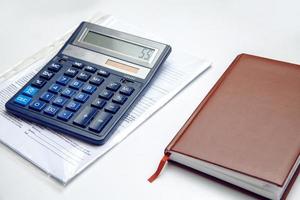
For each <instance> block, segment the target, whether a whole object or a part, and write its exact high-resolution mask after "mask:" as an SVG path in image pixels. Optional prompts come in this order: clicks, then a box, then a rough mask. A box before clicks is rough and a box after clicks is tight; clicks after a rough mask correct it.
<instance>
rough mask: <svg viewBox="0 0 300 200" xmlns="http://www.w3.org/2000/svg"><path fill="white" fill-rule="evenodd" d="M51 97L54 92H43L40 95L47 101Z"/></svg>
mask: <svg viewBox="0 0 300 200" xmlns="http://www.w3.org/2000/svg"><path fill="white" fill-rule="evenodd" d="M53 97H54V94H52V93H50V92H44V93H43V94H42V96H41V97H40V99H41V100H43V101H46V102H47V103H49V102H50V101H51V99H52V98H53Z"/></svg>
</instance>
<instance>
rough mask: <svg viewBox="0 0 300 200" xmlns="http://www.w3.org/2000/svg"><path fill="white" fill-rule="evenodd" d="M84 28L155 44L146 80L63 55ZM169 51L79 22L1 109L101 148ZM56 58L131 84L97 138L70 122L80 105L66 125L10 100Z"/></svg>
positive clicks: (43, 90)
mask: <svg viewBox="0 0 300 200" xmlns="http://www.w3.org/2000/svg"><path fill="white" fill-rule="evenodd" d="M85 26H95V27H97V28H98V29H99V30H100V29H101V30H105V31H106V34H111V33H114V34H115V35H118V36H120V37H124V36H125V37H126V38H128V39H131V38H134V39H138V40H139V42H142V43H143V44H147V45H149V46H151V44H156V46H155V48H158V49H159V52H158V53H157V55H156V57H155V64H154V65H153V66H152V68H151V70H150V71H149V73H148V74H147V76H146V78H145V79H142V78H138V77H133V76H129V75H128V74H124V73H122V72H118V71H114V70H111V69H107V68H105V67H103V66H99V65H97V64H94V63H91V62H88V61H85V60H81V59H78V58H75V57H72V56H67V55H65V54H64V53H63V52H64V50H65V48H66V47H67V46H68V45H74V46H78V43H77V39H78V35H79V33H80V32H81V31H82V29H83V27H85ZM148 42H150V44H148ZM80 48H85V47H84V46H80ZM89 50H92V49H89ZM170 52H171V47H170V46H169V45H166V44H162V43H158V42H155V41H152V40H148V39H144V38H141V37H138V36H134V35H131V34H127V33H124V32H120V31H115V30H113V29H109V28H106V27H102V26H99V25H94V24H91V23H89V22H82V23H81V24H80V25H79V26H78V28H77V29H76V30H75V32H74V33H73V34H72V35H71V37H70V38H69V39H68V40H67V41H66V43H65V44H64V45H63V47H62V48H61V49H60V50H59V52H58V53H57V54H56V55H55V56H54V57H53V58H52V59H51V60H50V61H49V62H48V63H47V64H46V65H45V66H44V67H42V68H41V70H40V71H39V72H38V73H37V74H36V75H35V76H34V77H33V78H32V79H31V80H30V81H28V82H27V83H26V84H25V85H24V86H23V87H22V88H21V89H20V90H19V91H18V92H17V93H16V94H15V95H14V96H13V97H12V98H11V99H10V100H9V101H8V102H7V103H6V104H5V107H6V109H7V111H8V112H10V113H12V114H14V115H16V116H17V117H20V118H22V119H26V120H28V121H31V122H34V123H37V124H40V125H42V126H45V127H48V128H50V129H53V130H55V131H58V132H60V133H63V134H66V135H69V136H72V137H75V138H78V139H80V140H83V141H85V142H88V143H91V144H95V145H102V144H104V143H105V142H106V141H107V140H108V139H109V137H110V136H111V135H112V134H113V133H114V132H115V130H116V129H117V128H118V126H119V125H120V123H122V121H123V119H124V117H125V116H126V114H128V113H129V112H130V111H131V110H132V108H133V107H134V105H135V104H137V102H138V100H139V98H141V97H142V95H143V92H146V91H145V89H146V88H147V86H148V84H149V82H150V81H151V79H152V78H153V77H154V75H155V73H156V72H157V70H158V68H159V67H160V66H161V65H162V64H163V63H164V61H165V60H166V58H167V57H168V55H169V54H170ZM102 54H104V53H102ZM104 55H105V54H104ZM109 56H111V57H113V55H109ZM58 58H59V59H61V58H63V59H71V60H77V61H80V62H82V63H83V64H84V65H91V66H95V67H97V68H98V69H105V70H106V71H109V72H110V73H111V74H116V75H117V76H119V77H122V79H123V80H124V82H125V84H129V85H135V90H134V93H133V94H132V95H131V96H130V97H129V98H128V99H127V101H126V105H124V107H125V109H123V110H120V111H119V112H118V113H117V114H116V115H114V117H116V119H114V120H113V121H114V123H113V124H108V125H107V126H106V127H105V128H104V130H102V131H104V132H105V134H102V136H99V135H97V134H95V133H93V132H91V131H89V130H88V128H85V129H83V128H80V127H78V126H76V125H74V124H72V120H73V119H74V118H75V117H76V116H77V115H78V114H79V113H80V111H82V110H83V109H84V106H82V107H81V108H80V110H79V111H77V113H76V114H75V115H74V116H73V117H72V118H71V120H69V121H68V122H65V121H62V120H59V119H57V118H56V117H50V116H47V115H45V114H43V113H42V112H37V111H34V110H31V109H29V108H28V106H26V107H23V106H20V105H18V104H16V103H14V99H15V98H16V97H17V95H18V94H20V93H21V92H22V91H23V90H24V89H25V88H26V87H27V86H28V85H30V84H31V82H32V81H33V80H35V79H36V78H38V77H39V73H40V72H41V71H43V70H46V69H47V68H48V67H49V64H50V63H52V62H53V61H55V59H58ZM135 64H139V63H135ZM67 68H68V67H67V66H62V69H60V71H59V72H57V73H56V74H55V75H54V77H52V78H51V80H53V79H57V77H59V76H61V75H62V74H64V71H65V70H66V69H67ZM51 80H50V81H51ZM50 81H48V82H47V83H46V85H45V86H43V87H42V88H41V89H40V91H39V94H42V93H43V92H46V91H47V90H48V88H49V86H50V85H51V84H52V83H55V82H53V81H51V82H50ZM47 84H48V85H47ZM66 87H67V86H66ZM101 87H105V85H104V83H102V86H101ZM98 90H99V88H98V89H97V91H98ZM97 91H96V92H95V93H94V94H93V95H91V98H90V99H89V100H88V102H90V103H91V102H92V100H93V99H95V97H98V94H97ZM92 96H93V97H92ZM37 99H38V98H37ZM90 103H89V104H90ZM101 110H102V109H101Z"/></svg>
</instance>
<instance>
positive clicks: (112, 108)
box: [104, 103, 120, 114]
mask: <svg viewBox="0 0 300 200" xmlns="http://www.w3.org/2000/svg"><path fill="white" fill-rule="evenodd" d="M119 109H120V106H118V105H117V104H114V103H109V104H107V105H106V107H105V108H104V110H105V111H107V112H110V113H113V114H114V113H116V112H118V110H119Z"/></svg>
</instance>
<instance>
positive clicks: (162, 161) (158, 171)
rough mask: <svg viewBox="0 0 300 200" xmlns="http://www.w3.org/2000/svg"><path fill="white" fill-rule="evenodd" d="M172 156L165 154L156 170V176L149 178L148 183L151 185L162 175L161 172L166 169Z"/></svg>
mask: <svg viewBox="0 0 300 200" xmlns="http://www.w3.org/2000/svg"><path fill="white" fill-rule="evenodd" d="M169 157H170V154H168V153H167V154H165V155H164V157H163V158H162V159H161V160H160V162H159V165H158V167H157V169H156V171H155V172H154V174H153V175H152V176H151V177H150V178H148V181H149V182H150V183H152V182H153V181H154V180H155V179H156V178H157V177H158V176H159V174H160V172H161V170H162V169H163V168H164V166H165V164H166V162H167V161H168V160H169Z"/></svg>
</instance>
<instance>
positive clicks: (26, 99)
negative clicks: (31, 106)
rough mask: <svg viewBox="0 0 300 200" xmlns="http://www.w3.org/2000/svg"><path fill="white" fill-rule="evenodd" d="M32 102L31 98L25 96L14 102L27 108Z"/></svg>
mask: <svg viewBox="0 0 300 200" xmlns="http://www.w3.org/2000/svg"><path fill="white" fill-rule="evenodd" d="M30 101H31V98H30V97H27V96H24V95H22V94H20V95H18V96H17V97H16V98H15V100H14V102H15V103H16V104H19V105H21V106H27V105H28V103H29V102H30Z"/></svg>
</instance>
